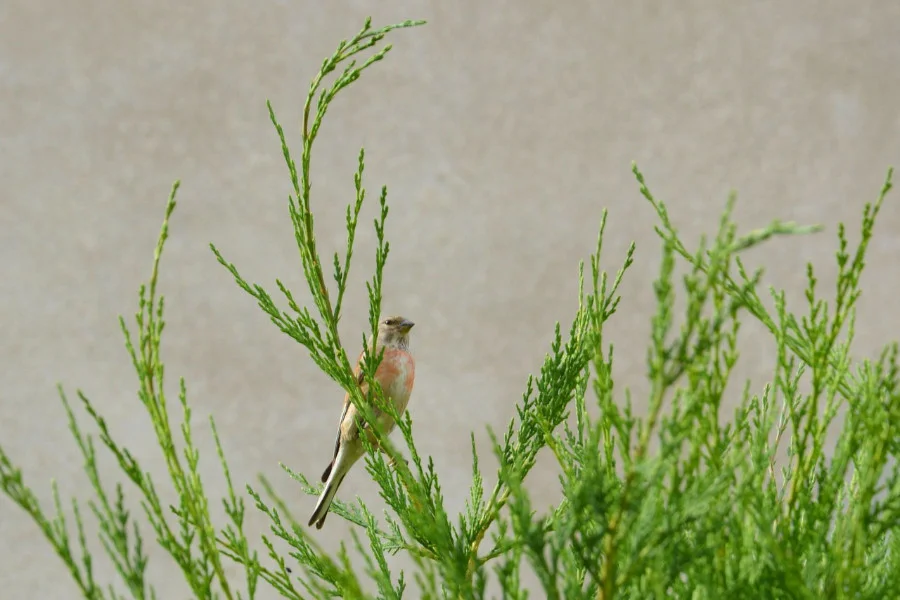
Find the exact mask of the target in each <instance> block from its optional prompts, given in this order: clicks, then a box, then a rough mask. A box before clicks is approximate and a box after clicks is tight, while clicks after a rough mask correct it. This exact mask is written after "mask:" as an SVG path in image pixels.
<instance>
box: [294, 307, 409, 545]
mask: <svg viewBox="0 0 900 600" xmlns="http://www.w3.org/2000/svg"><path fill="white" fill-rule="evenodd" d="M414 325H415V323H413V322H412V321H410V320H409V319H406V318H404V317H400V316H396V317H388V318H386V319H384V320H382V321H381V322H379V324H378V333H377V337H376V339H375V343H374V344H373V340H372V336H370V337H369V341H368V346H369V356H371V357H377V356H378V354H379V353H380V352H381V351H382V349H383V350H384V356H383V357H382V359H381V363H379V365H378V368H377V369H376V371H375V377H374V379H375V381H377V382H378V383H379V385H381V389H382V391H383V392H384V399H385V401H387V402H390V403H391V404H392V405H393V407H394V409H395V410H396V411H397V414H398V415H400V416H402V415H403V413H404V411H406V406H407V405H408V404H409V397H410V394H412V389H413V384H414V383H415V379H416V363H415V360H413V356H412V354H410V352H409V331H410V329H412V328H413V326H414ZM364 357H365V352H363V353H362V354H361V355H360V357H359V360H358V361H357V364H356V369H355V375H356V382H357V384H358V385H359V386H360V388H361V390H362V393H363V396H368V392H369V384H368V383H367V382H366V381H365V377H364V375H363V372H362V362H363V359H364ZM373 411H374V414H375V416H376V418H377V419H378V426H379V428H380V429H381V431H382V432H383V433H384V434H385V435H387V434H389V433H390V432H391V431H392V430H393V429H394V425H396V423H395V422H394V419H393V418H392V417H391V416H390V415H389V414H386V413H384V412H382V411H381V410H378V409H377V408H375V407H373ZM358 422H359V423H360V424H362V426H363V428H364V429H369V428H368V424H367V423H364V422H363V419H362V415H360V413H359V410H358V409H357V408H356V406H354V405H353V403H352V402H350V394H349V393H347V394H346V395H345V396H344V406H343V410H342V411H341V419H340V421H339V424H338V433H337V439H335V441H334V456H333V457H332V459H331V462H330V463H328V466H327V467H325V471H324V472H323V473H322V483H324V484H325V485H324V487H323V488H322V492H321V494H320V495H319V500H318V502H316V507H315V509H314V510H313V514H312V517H310V519H309V524H308V525H309V526H310V527H311V526H312V525H314V524H315V526H316V529H321V528H322V525H324V524H325V517H326V516H327V515H328V510H329V508H330V507H331V502H332V500H334V495H335V493H336V492H337V490H338V488H339V487H340V485H341V483H342V482H343V481H344V477H346V475H347V472H348V471H349V470H350V468H351V467H352V466H353V465H354V464H355V463H356V461H358V460H359V459H360V458H361V457H362V456H363V455H364V454H365V448H364V446H363V442H362V440H361V439H360V435H359V434H360V432H359V425H358ZM367 435H368V436H369V442H370V443H371V444H372V445H373V446H375V447H377V446H378V442H377V440H376V438H375V436H374V434H373V433H372V432H371V430H369V431H368V432H367Z"/></svg>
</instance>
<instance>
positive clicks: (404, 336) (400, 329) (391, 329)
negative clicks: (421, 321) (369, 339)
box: [378, 317, 415, 348]
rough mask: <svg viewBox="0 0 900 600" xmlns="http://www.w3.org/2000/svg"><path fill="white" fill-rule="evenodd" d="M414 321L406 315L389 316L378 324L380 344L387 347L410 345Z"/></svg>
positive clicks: (406, 346)
mask: <svg viewBox="0 0 900 600" xmlns="http://www.w3.org/2000/svg"><path fill="white" fill-rule="evenodd" d="M413 325H415V323H413V322H412V321H410V320H409V319H407V318H405V317H388V318H386V319H382V320H381V323H379V324H378V346H382V347H385V348H392V347H395V348H396V347H399V348H408V347H409V330H410V329H412V328H413Z"/></svg>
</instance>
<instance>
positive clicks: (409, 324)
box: [400, 319, 415, 331]
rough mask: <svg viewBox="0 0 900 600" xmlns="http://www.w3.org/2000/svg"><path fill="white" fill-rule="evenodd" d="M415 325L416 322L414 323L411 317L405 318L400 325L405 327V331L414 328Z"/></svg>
mask: <svg viewBox="0 0 900 600" xmlns="http://www.w3.org/2000/svg"><path fill="white" fill-rule="evenodd" d="M413 325H415V323H413V322H412V321H410V320H409V319H403V321H401V322H400V327H402V328H403V331H409V330H410V329H412V328H413Z"/></svg>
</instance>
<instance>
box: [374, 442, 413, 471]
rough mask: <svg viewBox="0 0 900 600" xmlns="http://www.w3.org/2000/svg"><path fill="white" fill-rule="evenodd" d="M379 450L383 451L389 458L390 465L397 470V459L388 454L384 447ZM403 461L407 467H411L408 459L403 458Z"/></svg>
mask: <svg viewBox="0 0 900 600" xmlns="http://www.w3.org/2000/svg"><path fill="white" fill-rule="evenodd" d="M378 449H379V450H381V451H382V452H383V453H384V455H385V456H387V457H388V465H390V466H391V467H394V468H396V466H397V461H396V459H395V458H394V457H393V456H391V455H390V454H388V452H387V450H385V449H384V446H379V447H378ZM402 460H403V462H405V463H406V465H407V466H409V461H408V460H407V459H405V458H403V459H402Z"/></svg>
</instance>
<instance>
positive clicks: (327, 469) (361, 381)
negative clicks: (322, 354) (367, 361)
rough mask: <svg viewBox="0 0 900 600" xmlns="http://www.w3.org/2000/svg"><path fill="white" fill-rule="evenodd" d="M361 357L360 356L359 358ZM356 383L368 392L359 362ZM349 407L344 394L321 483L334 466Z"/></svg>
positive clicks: (348, 400)
mask: <svg viewBox="0 0 900 600" xmlns="http://www.w3.org/2000/svg"><path fill="white" fill-rule="evenodd" d="M361 358H362V357H360V359H361ZM356 371H357V375H356V383H357V384H358V385H359V386H360V387H361V388H363V394H366V393H368V386H367V385H365V379H366V378H365V376H364V375H363V372H362V369H361V368H360V367H359V363H357V365H356ZM348 408H350V395H349V394H348V395H346V396H345V397H344V410H343V411H342V412H341V418H340V420H339V421H338V432H337V436H336V437H335V438H334V454H333V455H332V457H331V462H330V463H328V466H327V467H325V470H324V471H323V472H322V483H325V482H326V481H328V477H329V475H331V469H332V467H334V461H335V459H336V458H337V455H338V451H339V450H340V449H341V424H342V423H343V422H344V417H346V416H347V409H348Z"/></svg>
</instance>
